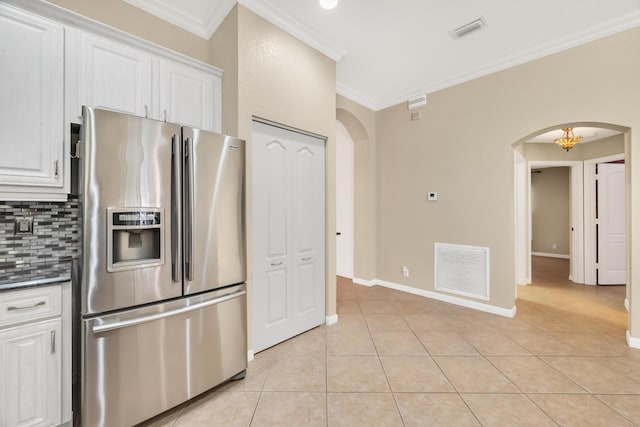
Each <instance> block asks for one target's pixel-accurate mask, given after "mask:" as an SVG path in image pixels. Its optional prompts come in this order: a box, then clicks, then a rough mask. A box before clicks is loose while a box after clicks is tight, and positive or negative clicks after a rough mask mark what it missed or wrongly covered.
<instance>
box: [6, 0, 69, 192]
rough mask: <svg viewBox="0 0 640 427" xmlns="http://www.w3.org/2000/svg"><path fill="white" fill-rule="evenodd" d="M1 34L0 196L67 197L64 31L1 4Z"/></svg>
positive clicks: (55, 25) (47, 22) (54, 24)
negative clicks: (47, 193)
mask: <svg viewBox="0 0 640 427" xmlns="http://www.w3.org/2000/svg"><path fill="white" fill-rule="evenodd" d="M0 34H1V36H0V99H1V100H2V101H1V102H0V123H1V124H2V125H1V126H0V152H2V155H1V156H0V193H2V197H3V200H6V199H12V200H15V199H16V197H12V196H11V195H5V193H4V192H5V191H8V192H15V193H17V194H18V195H19V196H20V197H22V198H24V199H27V200H28V199H29V197H26V196H25V195H24V194H21V193H24V192H25V191H27V192H29V191H30V192H38V191H52V192H53V193H62V192H63V191H64V189H63V185H64V179H63V167H64V157H63V146H64V144H63V138H64V136H63V27H62V26H61V25H59V24H57V23H54V22H51V21H48V20H45V19H42V18H39V17H36V16H33V15H30V14H27V13H24V12H22V11H19V10H16V9H13V8H11V7H10V6H7V5H2V4H0ZM14 186H23V187H14ZM43 188H44V190H43Z"/></svg>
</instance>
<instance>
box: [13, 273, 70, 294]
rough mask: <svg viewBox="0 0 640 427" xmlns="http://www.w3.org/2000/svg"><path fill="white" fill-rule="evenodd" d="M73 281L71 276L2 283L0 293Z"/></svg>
mask: <svg viewBox="0 0 640 427" xmlns="http://www.w3.org/2000/svg"><path fill="white" fill-rule="evenodd" d="M70 280H71V275H69V274H67V275H62V276H59V277H50V278H47V279H34V280H28V281H25V282H12V283H0V292H6V291H15V290H19V289H26V288H35V287H38V286H51V285H55V284H58V283H64V282H68V281H70Z"/></svg>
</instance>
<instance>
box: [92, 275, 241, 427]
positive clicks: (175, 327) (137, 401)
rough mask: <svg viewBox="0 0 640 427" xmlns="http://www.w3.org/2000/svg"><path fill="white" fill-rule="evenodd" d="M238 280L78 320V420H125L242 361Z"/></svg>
mask: <svg viewBox="0 0 640 427" xmlns="http://www.w3.org/2000/svg"><path fill="white" fill-rule="evenodd" d="M246 330H247V329H246V288H245V285H240V286H234V287H231V288H225V289H223V290H220V291H216V292H208V293H205V294H202V295H196V296H193V297H191V298H186V299H179V300H176V301H170V302H167V303H160V304H156V305H152V306H147V307H144V308H140V309H135V310H127V311H124V312H120V313H116V314H110V315H104V316H99V317H96V318H92V319H88V320H83V322H82V332H81V335H82V341H83V346H82V348H83V352H82V355H81V357H82V391H81V393H82V408H81V410H80V414H81V415H80V416H81V418H82V420H81V425H83V426H95V427H99V426H130V425H134V424H137V423H140V422H142V421H144V420H146V419H148V418H151V417H153V416H155V415H157V414H159V413H161V412H163V411H165V410H167V409H169V408H172V407H174V406H176V405H179V404H180V403H182V402H185V401H187V400H189V399H191V398H193V397H195V396H197V395H198V394H200V393H202V392H204V391H206V390H208V389H210V388H212V387H214V386H216V385H218V384H220V383H221V382H223V381H225V380H227V379H229V378H231V377H232V376H234V375H236V374H238V373H240V372H242V371H244V370H245V369H246V368H247V336H246Z"/></svg>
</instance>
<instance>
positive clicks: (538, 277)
mask: <svg viewBox="0 0 640 427" xmlns="http://www.w3.org/2000/svg"><path fill="white" fill-rule="evenodd" d="M531 262H532V272H533V283H532V284H531V285H529V286H520V287H518V300H517V306H518V316H517V318H520V319H523V320H527V321H528V322H530V323H532V322H535V321H536V318H542V317H544V318H545V320H544V322H545V323H546V324H552V323H553V320H554V319H556V320H557V323H556V326H555V330H556V331H559V330H561V329H562V328H566V326H562V323H567V322H568V323H570V324H571V325H573V328H572V329H569V330H575V331H583V332H599V331H602V332H606V333H608V334H610V335H614V336H620V337H623V338H624V336H625V332H626V330H627V328H628V315H627V311H626V310H625V308H624V299H625V296H626V292H625V286H587V285H578V284H575V283H572V282H571V281H570V280H569V261H568V260H566V259H558V258H547V257H538V256H534V257H531ZM541 314H544V316H541ZM560 318H561V319H560ZM549 327H550V328H551V329H549V331H554V328H553V326H549Z"/></svg>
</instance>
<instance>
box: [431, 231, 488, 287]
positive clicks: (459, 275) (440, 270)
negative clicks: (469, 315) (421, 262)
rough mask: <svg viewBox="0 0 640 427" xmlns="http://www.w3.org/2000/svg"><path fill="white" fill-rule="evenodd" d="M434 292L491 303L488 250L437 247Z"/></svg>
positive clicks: (438, 245) (480, 248) (438, 244)
mask: <svg viewBox="0 0 640 427" xmlns="http://www.w3.org/2000/svg"><path fill="white" fill-rule="evenodd" d="M435 267H436V268H435V289H436V290H437V291H443V292H450V293H454V294H459V295H464V296H468V297H473V298H478V299H482V300H489V248H483V247H478V246H463V245H453V244H448V243H436V244H435Z"/></svg>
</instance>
